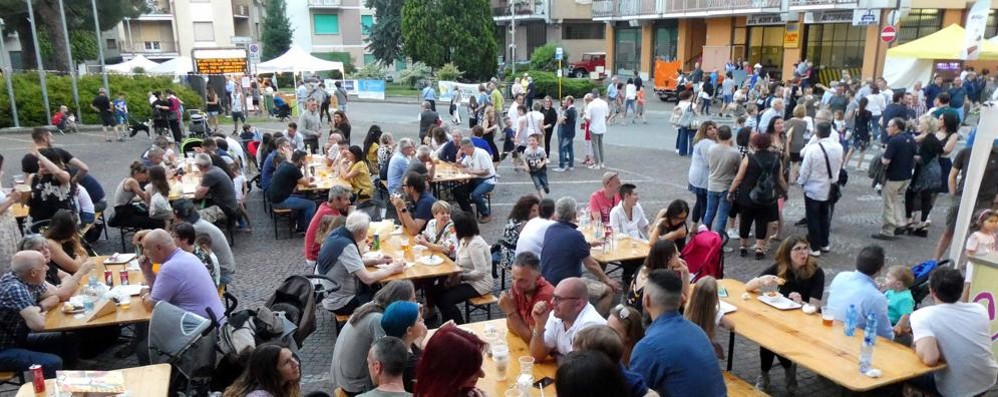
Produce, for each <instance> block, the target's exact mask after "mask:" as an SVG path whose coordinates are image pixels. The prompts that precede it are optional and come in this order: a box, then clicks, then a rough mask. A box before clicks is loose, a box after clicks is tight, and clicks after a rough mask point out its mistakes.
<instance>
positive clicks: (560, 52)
mask: <svg viewBox="0 0 998 397" xmlns="http://www.w3.org/2000/svg"><path fill="white" fill-rule="evenodd" d="M564 56H565V49H564V48H561V47H557V48H555V49H554V60H556V61H560V60H561V59H562V58H563V57H564Z"/></svg>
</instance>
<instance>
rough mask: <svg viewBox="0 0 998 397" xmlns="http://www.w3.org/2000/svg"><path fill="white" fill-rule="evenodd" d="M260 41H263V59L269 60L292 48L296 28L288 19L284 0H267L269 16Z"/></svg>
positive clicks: (264, 22) (265, 19)
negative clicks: (292, 35) (292, 36)
mask: <svg viewBox="0 0 998 397" xmlns="http://www.w3.org/2000/svg"><path fill="white" fill-rule="evenodd" d="M262 25H263V31H262V32H261V33H260V41H261V42H262V43H263V54H262V59H263V60H264V61H269V60H271V59H274V58H277V57H279V56H281V54H284V53H285V52H287V51H288V50H289V49H291V34H292V33H294V29H293V28H292V27H291V21H290V20H288V13H287V4H286V3H285V2H284V0H268V1H267V17H266V18H264V19H263V24H262Z"/></svg>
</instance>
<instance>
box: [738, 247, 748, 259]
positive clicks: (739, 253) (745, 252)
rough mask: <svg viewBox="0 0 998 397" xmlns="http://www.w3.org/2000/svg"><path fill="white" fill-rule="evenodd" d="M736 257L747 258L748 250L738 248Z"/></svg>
mask: <svg viewBox="0 0 998 397" xmlns="http://www.w3.org/2000/svg"><path fill="white" fill-rule="evenodd" d="M738 256H740V257H742V258H744V257H746V256H748V248H746V247H741V248H739V249H738Z"/></svg>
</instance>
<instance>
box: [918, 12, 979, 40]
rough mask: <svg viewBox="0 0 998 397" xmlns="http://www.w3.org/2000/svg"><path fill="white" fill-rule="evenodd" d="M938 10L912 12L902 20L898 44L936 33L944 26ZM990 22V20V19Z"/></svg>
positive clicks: (941, 15)
mask: <svg viewBox="0 0 998 397" xmlns="http://www.w3.org/2000/svg"><path fill="white" fill-rule="evenodd" d="M939 11H940V10H936V9H917V10H911V12H909V13H908V16H906V17H904V18H901V28H900V29H898V44H904V43H907V42H909V41H914V40H917V39H920V38H922V37H925V36H927V35H929V34H931V33H935V32H936V31H938V30H939V29H940V28H941V27H942V26H943V14H942V13H941V12H939ZM989 20H990V18H989Z"/></svg>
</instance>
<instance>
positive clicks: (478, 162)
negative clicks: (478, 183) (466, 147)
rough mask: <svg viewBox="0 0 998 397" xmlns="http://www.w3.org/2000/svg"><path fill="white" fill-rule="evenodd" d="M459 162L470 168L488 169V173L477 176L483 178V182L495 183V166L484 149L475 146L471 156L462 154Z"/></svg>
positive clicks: (477, 169)
mask: <svg viewBox="0 0 998 397" xmlns="http://www.w3.org/2000/svg"><path fill="white" fill-rule="evenodd" d="M461 164H464V166H465V167H468V169H471V170H476V171H480V170H488V171H489V173H488V174H486V175H485V176H478V177H477V178H478V179H484V180H485V183H491V184H495V183H496V178H495V176H496V167H495V165H494V164H492V156H491V155H489V152H486V151H485V149H482V148H477V147H476V148H475V152H474V153H473V154H472V155H471V156H464V158H463V159H461Z"/></svg>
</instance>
